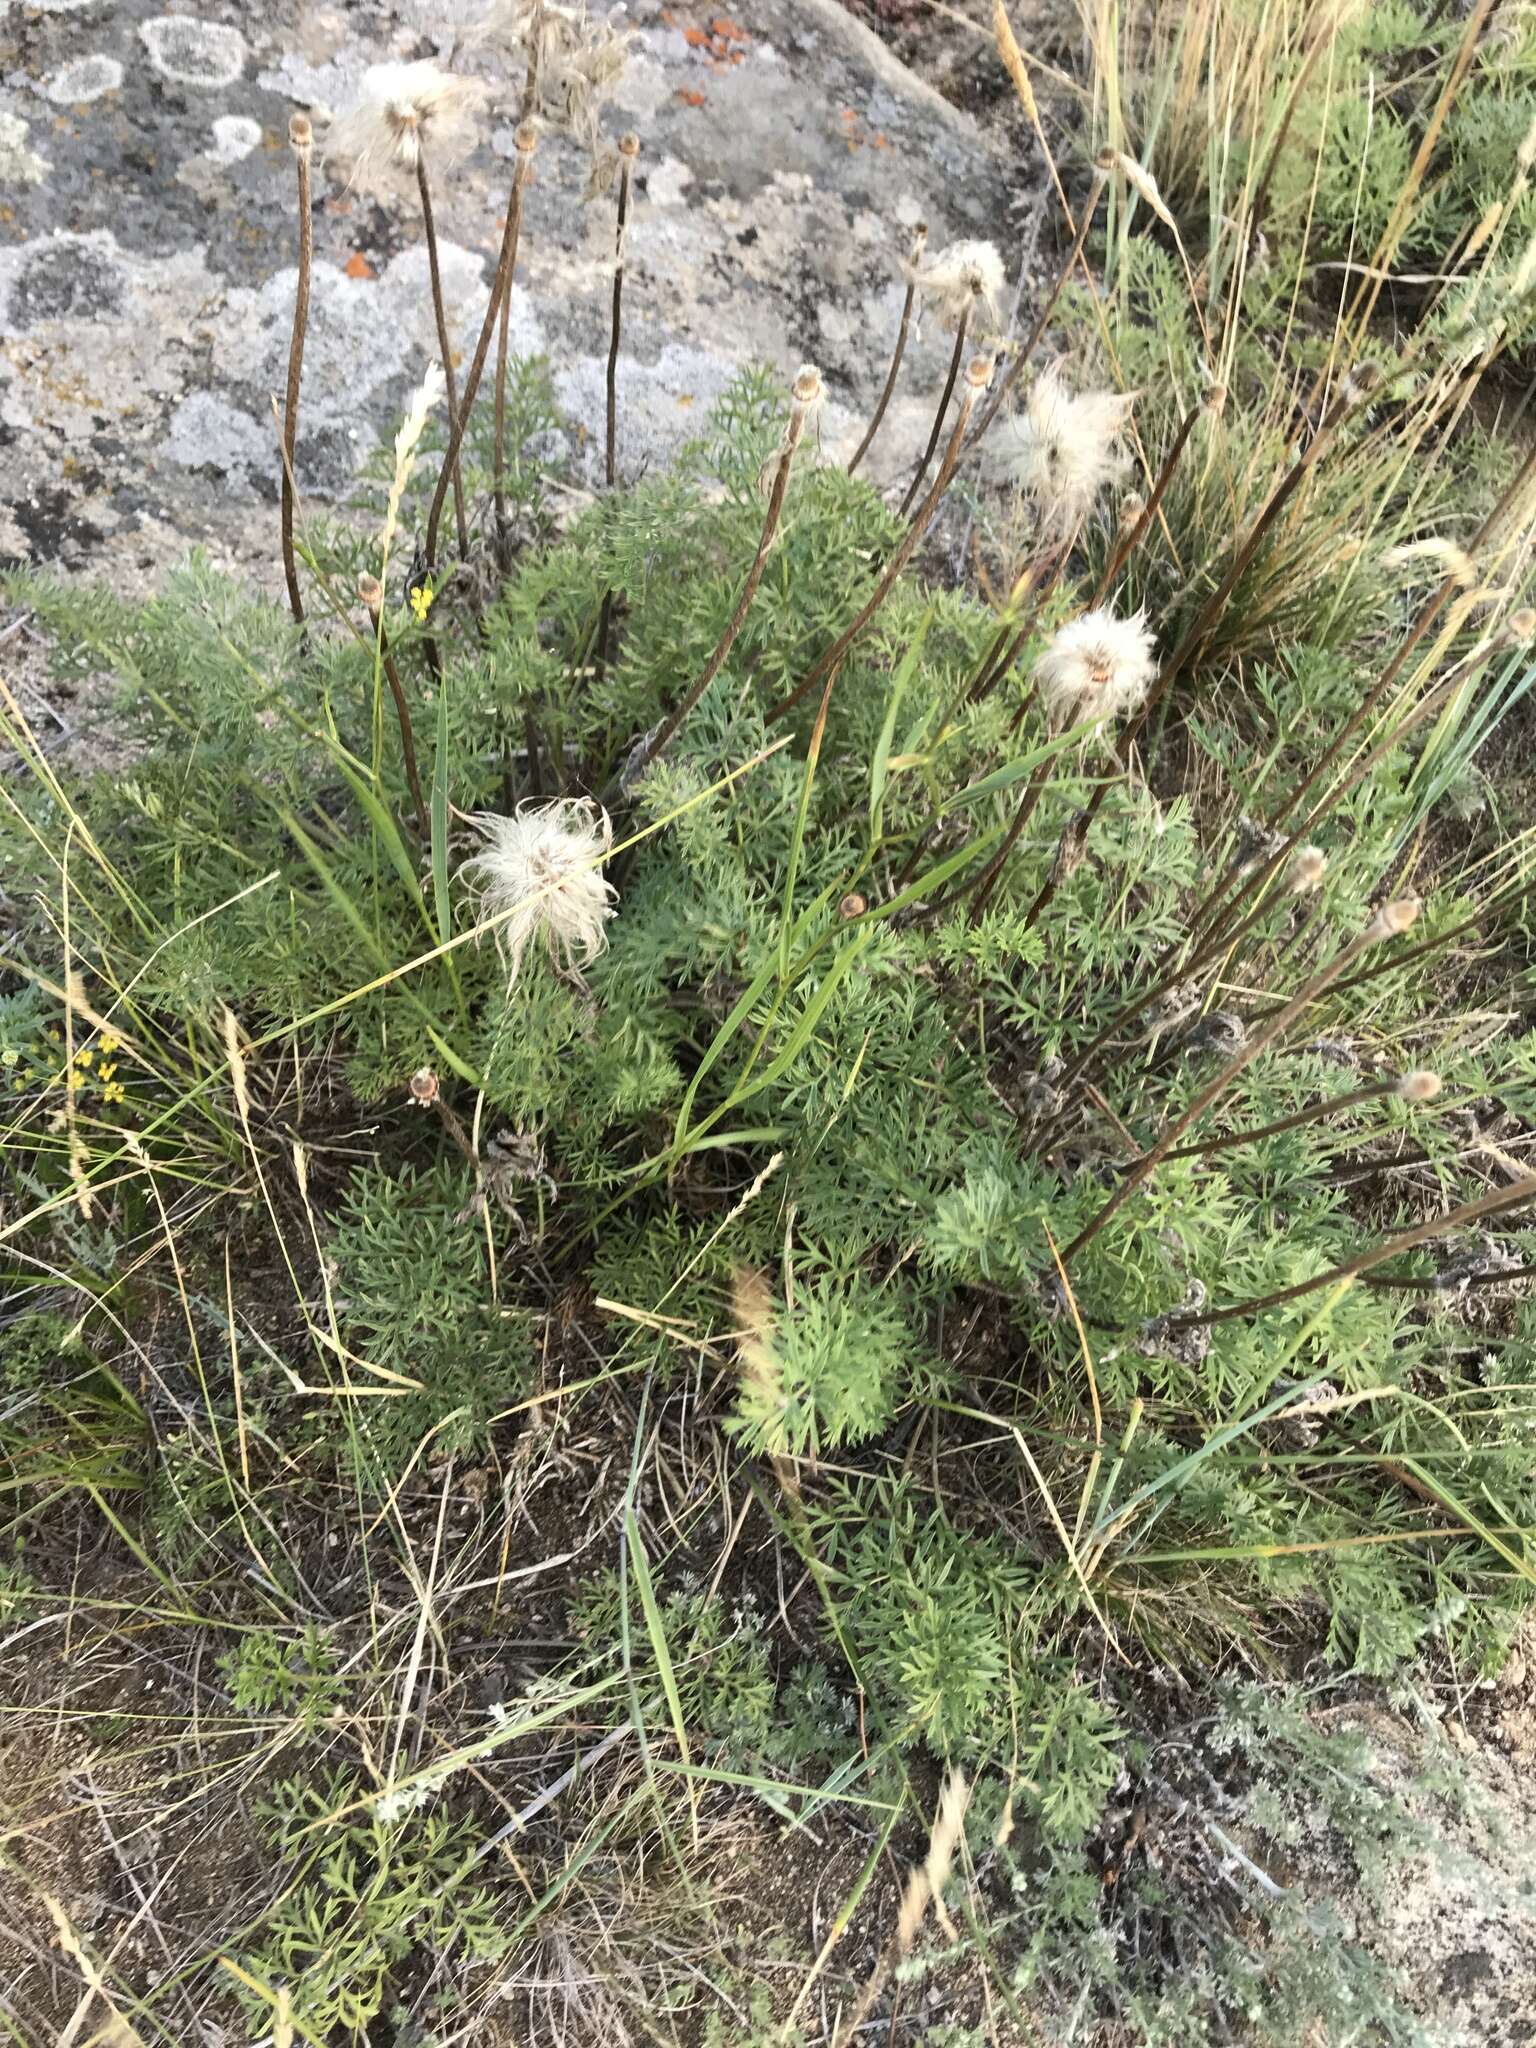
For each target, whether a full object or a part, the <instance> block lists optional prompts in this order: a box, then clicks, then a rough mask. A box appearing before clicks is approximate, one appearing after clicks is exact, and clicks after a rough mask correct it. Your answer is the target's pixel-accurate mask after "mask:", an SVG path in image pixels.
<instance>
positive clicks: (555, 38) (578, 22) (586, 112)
mask: <svg viewBox="0 0 1536 2048" xmlns="http://www.w3.org/2000/svg"><path fill="white" fill-rule="evenodd" d="M475 34H476V35H477V36H478V37H480V38H483V39H486V40H489V41H492V42H499V43H501V44H502V45H503V46H504V47H506V48H509V49H512V50H519V51H524V52H526V54H527V60H528V69H527V75H528V76H529V77H531V79H532V81H533V94H534V103H533V107H532V110H531V111H532V113H533V116H534V118H535V119H536V120H537V121H538V122H539V123H540V124H541V125H542V126H543V127H545V128H548V129H550V130H552V131H553V132H555V133H557V134H562V135H572V136H574V137H575V138H576V139H577V140H578V141H579V142H582V143H584V144H585V145H586V147H587V148H588V149H590V150H591V151H592V152H593V153H594V155H595V154H596V151H597V142H598V110H599V108H600V107H601V105H602V103H603V101H604V100H605V99H606V98H607V97H608V95H609V93H610V92H611V91H612V89H613V87H614V86H615V85H616V84H617V83H618V80H619V78H620V76H621V74H622V73H623V70H624V66H625V64H626V63H627V62H628V61H629V34H628V31H627V30H625V29H621V28H615V27H614V26H613V25H612V23H611V22H609V21H594V20H593V19H592V17H591V16H590V15H589V14H588V13H587V10H586V8H585V7H584V6H575V7H563V6H559V5H556V4H555V0H502V4H500V5H498V6H495V7H493V8H492V9H491V11H490V14H489V15H488V17H487V18H486V20H485V21H484V22H483V23H482V25H481V27H480V28H479V29H478V30H476V31H475ZM519 91H521V86H520V87H519ZM636 146H637V147H638V144H637V145H636ZM620 147H621V149H622V144H621V145H620ZM625 153H626V154H628V153H629V152H625Z"/></svg>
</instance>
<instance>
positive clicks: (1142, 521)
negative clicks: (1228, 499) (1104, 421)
mask: <svg viewBox="0 0 1536 2048" xmlns="http://www.w3.org/2000/svg"><path fill="white" fill-rule="evenodd" d="M1205 410H1207V407H1205V406H1199V405H1197V406H1194V407H1193V408H1192V409H1191V410H1190V411H1189V412H1187V413H1185V415H1184V417H1183V419H1182V420H1180V422H1179V431H1178V432H1177V433H1176V434H1175V435H1174V437H1173V446H1172V447H1171V448H1170V449H1169V450H1168V453H1167V454H1166V455H1165V456H1164V457H1163V465H1162V468H1161V469H1159V471H1158V472H1157V480H1156V482H1155V483H1154V484H1153V486H1152V495H1151V497H1150V498H1148V500H1147V502H1146V504H1145V505H1144V506H1143V507H1142V509H1141V515H1140V517H1139V518H1138V519H1136V520H1135V521H1134V522H1133V523H1132V525H1131V527H1130V529H1129V530H1128V531H1127V532H1125V533H1123V534H1120V535H1119V536H1118V537H1117V539H1116V542H1115V548H1114V552H1113V553H1112V554H1111V556H1110V558H1109V560H1108V561H1107V562H1106V563H1105V565H1104V573H1103V575H1102V576H1101V577H1100V578H1099V582H1098V588H1097V589H1096V590H1095V591H1094V593H1093V596H1092V597H1091V598H1090V599H1089V600H1088V609H1089V610H1090V611H1092V610H1093V609H1094V607H1095V606H1097V605H1101V604H1102V603H1103V602H1104V599H1105V598H1106V596H1107V595H1108V594H1109V586H1110V585H1111V584H1112V583H1113V582H1114V580H1115V578H1116V577H1117V576H1118V575H1119V573H1120V571H1121V570H1122V569H1123V568H1124V567H1125V565H1126V563H1127V562H1128V561H1129V560H1130V558H1131V556H1132V554H1133V553H1134V552H1135V550H1136V549H1137V548H1138V547H1139V546H1140V545H1141V540H1142V536H1143V535H1144V534H1145V533H1146V531H1147V529H1148V527H1149V526H1150V525H1151V524H1152V522H1153V520H1154V519H1155V518H1156V517H1157V514H1158V508H1159V507H1160V506H1161V504H1162V502H1163V499H1164V497H1165V496H1166V495H1167V491H1168V486H1169V484H1171V483H1172V482H1173V472H1174V471H1175V470H1176V469H1177V468H1178V466H1179V457H1180V456H1181V455H1182V454H1183V453H1184V446H1185V443H1186V442H1187V441H1188V439H1189V437H1190V435H1191V434H1192V433H1193V431H1194V426H1195V421H1196V420H1197V419H1199V417H1200V415H1201V413H1202V412H1204V411H1205Z"/></svg>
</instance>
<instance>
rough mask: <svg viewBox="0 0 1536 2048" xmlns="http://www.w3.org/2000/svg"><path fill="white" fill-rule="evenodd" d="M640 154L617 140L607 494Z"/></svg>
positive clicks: (636, 142)
mask: <svg viewBox="0 0 1536 2048" xmlns="http://www.w3.org/2000/svg"><path fill="white" fill-rule="evenodd" d="M639 154H640V138H639V136H638V135H624V136H621V137H620V138H619V205H618V216H617V224H616V226H615V228H614V237H613V326H612V331H611V332H610V334H609V337H608V380H607V388H608V418H607V435H606V438H605V440H604V443H603V475H604V478H605V480H606V482H607V485H608V488H609V490H610V491H611V490H612V489H613V487H614V485H615V483H617V481H618V453H617V451H618V436H619V323H620V321H621V319H622V317H623V311H624V238H625V230H626V228H627V227H628V224H629V188H630V184H631V181H632V180H633V178H634V175H635V158H636V157H637V156H638V155H639Z"/></svg>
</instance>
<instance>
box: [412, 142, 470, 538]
mask: <svg viewBox="0 0 1536 2048" xmlns="http://www.w3.org/2000/svg"><path fill="white" fill-rule="evenodd" d="M416 190H417V192H418V193H419V194H420V197H421V228H422V234H423V236H424V237H425V239H426V244H427V274H428V276H429V278H430V280H431V285H432V317H433V319H434V320H435V321H436V323H437V352H438V354H439V355H440V356H441V357H442V361H443V388H444V391H445V393H446V399H447V407H448V433H449V436H450V438H451V437H452V434H453V430H454V428H455V426H456V425H457V424H458V418H459V380H458V378H457V377H456V376H455V375H454V373H453V343H452V342H451V341H450V340H449V337H448V308H447V306H446V304H445V303H444V300H443V273H442V269H441V267H440V265H439V263H438V260H437V222H436V220H435V219H434V217H433V213H432V186H431V181H430V180H429V179H428V177H427V155H426V151H425V150H424V149H423V148H421V147H420V145H419V144H418V146H417V151H416ZM453 512H454V519H455V522H456V524H457V526H458V529H459V553H460V554H461V555H467V554H468V553H469V523H468V521H467V520H466V519H465V517H464V482H463V478H462V477H461V476H460V474H459V462H458V457H457V456H455V457H454V463H453Z"/></svg>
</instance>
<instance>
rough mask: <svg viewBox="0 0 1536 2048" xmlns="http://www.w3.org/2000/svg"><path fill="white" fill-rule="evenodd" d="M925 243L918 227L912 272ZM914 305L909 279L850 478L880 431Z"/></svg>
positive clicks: (912, 284)
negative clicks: (888, 358)
mask: <svg viewBox="0 0 1536 2048" xmlns="http://www.w3.org/2000/svg"><path fill="white" fill-rule="evenodd" d="M927 239H928V230H927V228H926V226H923V225H921V224H920V225H919V226H918V229H917V231H916V233H915V234H914V235H913V237H912V253H911V256H910V258H909V261H910V264H911V266H912V268H914V269H915V268H916V266H917V264H918V262H919V260H920V259H921V257H922V253H923V244H924V243H925V242H926V241H927ZM916 303H917V282H916V280H915V279H911V280H909V282H908V284H907V295H906V297H905V298H904V299H903V300H902V304H901V325H900V326H899V327H898V328H897V330H896V347H895V349H894V351H893V352H892V355H891V367H890V368H889V370H887V371H886V373H885V384H884V387H883V388H882V390H881V393H880V396H879V398H878V399H877V400H876V401H875V410H874V414H873V416H872V418H871V419H870V422H869V425H868V426H867V427H866V428H865V429H864V438H863V440H862V441H861V442H860V443H859V445H858V447H857V448H855V449H854V451H853V456H852V459H851V461H850V462H849V464H848V474H849V475H850V476H852V475H853V473H854V471H855V470H856V469H857V468H858V466H859V464H860V463H861V462H862V461H863V460H864V458H865V456H866V455H867V454H868V453H869V451H870V447H871V445H872V444H873V442H874V438H875V436H876V434H878V433H879V431H880V423H881V421H882V420H883V419H884V418H885V412H886V407H887V406H888V405H889V404H890V402H891V396H892V394H893V392H894V391H895V389H896V379H897V378H898V377H899V376H900V375H901V362H902V357H903V356H904V355H905V354H906V352H907V336H908V335H909V334H910V333H911V331H912V308H913V306H914V305H915V304H916Z"/></svg>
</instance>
